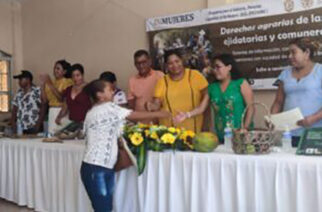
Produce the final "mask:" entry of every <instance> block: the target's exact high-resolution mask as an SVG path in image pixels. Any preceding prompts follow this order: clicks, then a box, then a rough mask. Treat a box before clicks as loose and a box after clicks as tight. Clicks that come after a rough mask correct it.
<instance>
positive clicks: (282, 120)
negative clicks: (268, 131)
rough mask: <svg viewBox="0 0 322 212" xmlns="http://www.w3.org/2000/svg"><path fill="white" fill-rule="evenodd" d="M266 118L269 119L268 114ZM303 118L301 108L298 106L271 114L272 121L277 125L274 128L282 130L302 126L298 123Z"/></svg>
mask: <svg viewBox="0 0 322 212" xmlns="http://www.w3.org/2000/svg"><path fill="white" fill-rule="evenodd" d="M265 119H266V120H269V118H268V116H265ZM302 119H304V117H303V114H302V113H301V110H300V108H298V107H297V108H294V109H292V110H288V111H285V112H282V113H277V114H273V115H271V121H272V123H273V124H274V126H275V128H274V129H275V130H282V131H284V130H285V128H286V127H288V129H289V130H294V129H297V128H299V127H300V126H298V125H297V124H296V123H297V122H298V121H299V120H302Z"/></svg>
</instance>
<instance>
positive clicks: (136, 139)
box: [130, 132, 143, 146]
mask: <svg viewBox="0 0 322 212" xmlns="http://www.w3.org/2000/svg"><path fill="white" fill-rule="evenodd" d="M130 139H131V142H132V144H133V145H135V146H139V145H140V144H141V143H142V142H143V136H142V135H141V133H137V132H136V133H133V134H132V135H131V136H130Z"/></svg>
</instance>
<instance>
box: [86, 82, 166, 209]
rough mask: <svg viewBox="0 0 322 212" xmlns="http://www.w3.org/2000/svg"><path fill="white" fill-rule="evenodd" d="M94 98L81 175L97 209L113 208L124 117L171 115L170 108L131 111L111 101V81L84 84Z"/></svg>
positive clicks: (133, 118)
mask: <svg viewBox="0 0 322 212" xmlns="http://www.w3.org/2000/svg"><path fill="white" fill-rule="evenodd" d="M84 90H85V92H86V93H87V94H88V95H89V96H90V97H91V98H92V99H93V100H94V106H93V107H92V109H91V110H90V111H89V112H88V113H87V115H86V118H85V122H84V129H85V135H86V143H87V144H86V149H85V155H84V159H83V163H82V167H81V178H82V181H83V184H84V186H85V188H86V191H87V193H88V196H89V198H90V200H91V203H92V206H93V208H94V210H95V211H106V212H107V211H112V197H113V188H114V170H113V168H114V165H115V163H116V160H117V153H118V147H117V139H118V137H119V136H121V135H122V128H123V125H124V123H125V119H131V120H137V119H145V118H165V117H169V116H170V114H169V113H168V112H164V111H159V112H136V111H135V112H132V111H131V110H128V109H125V108H122V107H120V106H118V105H116V104H115V103H113V102H112V99H113V95H114V90H113V86H112V84H111V83H108V82H104V81H101V80H94V81H93V82H91V83H89V84H88V85H87V86H86V87H85V88H84Z"/></svg>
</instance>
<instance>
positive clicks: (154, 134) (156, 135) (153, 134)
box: [150, 132, 159, 140]
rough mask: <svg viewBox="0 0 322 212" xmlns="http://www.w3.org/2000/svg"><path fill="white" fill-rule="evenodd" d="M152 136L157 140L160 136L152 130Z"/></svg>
mask: <svg viewBox="0 0 322 212" xmlns="http://www.w3.org/2000/svg"><path fill="white" fill-rule="evenodd" d="M150 137H151V138H152V139H155V140H156V139H158V138H159V136H158V134H157V133H156V132H152V133H151V135H150Z"/></svg>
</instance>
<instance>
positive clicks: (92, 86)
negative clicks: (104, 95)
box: [83, 79, 107, 102]
mask: <svg viewBox="0 0 322 212" xmlns="http://www.w3.org/2000/svg"><path fill="white" fill-rule="evenodd" d="M106 84H107V83H106V82H105V81H103V80H99V79H97V80H93V81H92V82H90V83H88V84H87V85H86V86H85V87H84V88H83V90H84V91H85V93H86V94H87V95H88V96H89V97H90V98H91V99H92V100H93V101H94V102H97V101H98V99H97V92H104V88H105V86H106Z"/></svg>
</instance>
